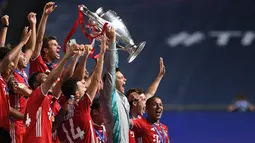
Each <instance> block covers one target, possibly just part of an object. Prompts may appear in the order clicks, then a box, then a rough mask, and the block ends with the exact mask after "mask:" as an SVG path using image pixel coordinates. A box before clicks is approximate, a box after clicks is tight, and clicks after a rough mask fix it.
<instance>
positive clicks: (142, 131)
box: [131, 96, 170, 143]
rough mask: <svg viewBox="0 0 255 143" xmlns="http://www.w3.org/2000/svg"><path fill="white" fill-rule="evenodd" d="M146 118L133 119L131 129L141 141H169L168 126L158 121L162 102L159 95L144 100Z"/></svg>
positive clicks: (157, 142) (154, 142)
mask: <svg viewBox="0 0 255 143" xmlns="http://www.w3.org/2000/svg"><path fill="white" fill-rule="evenodd" d="M146 111H147V114H148V117H147V118H146V119H143V118H141V119H139V118H136V119H133V120H132V122H131V123H132V130H133V131H134V133H135V135H137V136H139V137H142V141H143V143H170V138H169V137H168V128H167V126H166V125H164V124H162V123H160V118H161V115H162V113H163V104H162V101H161V99H160V98H159V97H157V96H153V97H151V98H149V99H148V100H147V101H146Z"/></svg>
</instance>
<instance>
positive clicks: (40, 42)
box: [32, 2, 57, 59]
mask: <svg viewBox="0 0 255 143" xmlns="http://www.w3.org/2000/svg"><path fill="white" fill-rule="evenodd" d="M56 7H57V6H56V5H55V3H54V2H48V3H46V5H45V6H44V10H43V15H42V18H41V21H40V23H39V26H38V32H37V37H36V44H35V50H34V52H33V54H32V59H35V58H37V57H38V56H39V55H40V54H41V49H42V45H43V37H44V33H45V29H46V23H47V20H48V16H49V14H51V12H53V11H54V9H55V8H56Z"/></svg>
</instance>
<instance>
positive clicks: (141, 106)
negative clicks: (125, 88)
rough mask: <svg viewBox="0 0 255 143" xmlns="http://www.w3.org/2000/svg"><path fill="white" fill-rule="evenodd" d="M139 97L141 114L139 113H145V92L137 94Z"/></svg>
mask: <svg viewBox="0 0 255 143" xmlns="http://www.w3.org/2000/svg"><path fill="white" fill-rule="evenodd" d="M139 97H140V99H139V102H140V103H139V105H140V108H141V111H140V112H141V114H140V115H143V114H144V113H145V110H146V97H145V94H143V93H142V94H140V95H139Z"/></svg>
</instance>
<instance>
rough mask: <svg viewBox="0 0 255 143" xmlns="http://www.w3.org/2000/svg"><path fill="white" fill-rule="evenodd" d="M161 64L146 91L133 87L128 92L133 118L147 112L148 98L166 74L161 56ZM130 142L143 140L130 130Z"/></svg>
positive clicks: (134, 142)
mask: <svg viewBox="0 0 255 143" xmlns="http://www.w3.org/2000/svg"><path fill="white" fill-rule="evenodd" d="M159 65H160V66H159V74H158V76H157V77H156V79H155V80H154V81H153V82H152V84H151V85H150V86H149V88H148V89H147V91H146V92H145V93H144V91H143V89H141V88H131V89H129V90H128V91H127V92H126V96H127V98H128V101H129V104H130V118H131V119H136V118H142V115H143V113H144V112H145V104H146V100H147V99H148V98H150V97H152V96H154V94H155V93H156V91H157V89H158V86H159V84H160V81H161V79H162V78H163V76H164V74H165V66H164V62H163V58H160V60H159ZM129 142H130V143H136V142H142V141H141V138H138V137H137V136H135V134H134V132H133V131H132V130H130V131H129Z"/></svg>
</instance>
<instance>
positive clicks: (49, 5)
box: [44, 2, 57, 15]
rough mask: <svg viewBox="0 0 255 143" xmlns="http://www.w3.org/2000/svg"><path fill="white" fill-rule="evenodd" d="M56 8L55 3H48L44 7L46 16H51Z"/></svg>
mask: <svg viewBox="0 0 255 143" xmlns="http://www.w3.org/2000/svg"><path fill="white" fill-rule="evenodd" d="M56 7H57V5H55V2H48V3H46V5H45V6H44V14H46V15H49V14H51V13H52V12H53V11H54V9H55V8H56Z"/></svg>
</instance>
